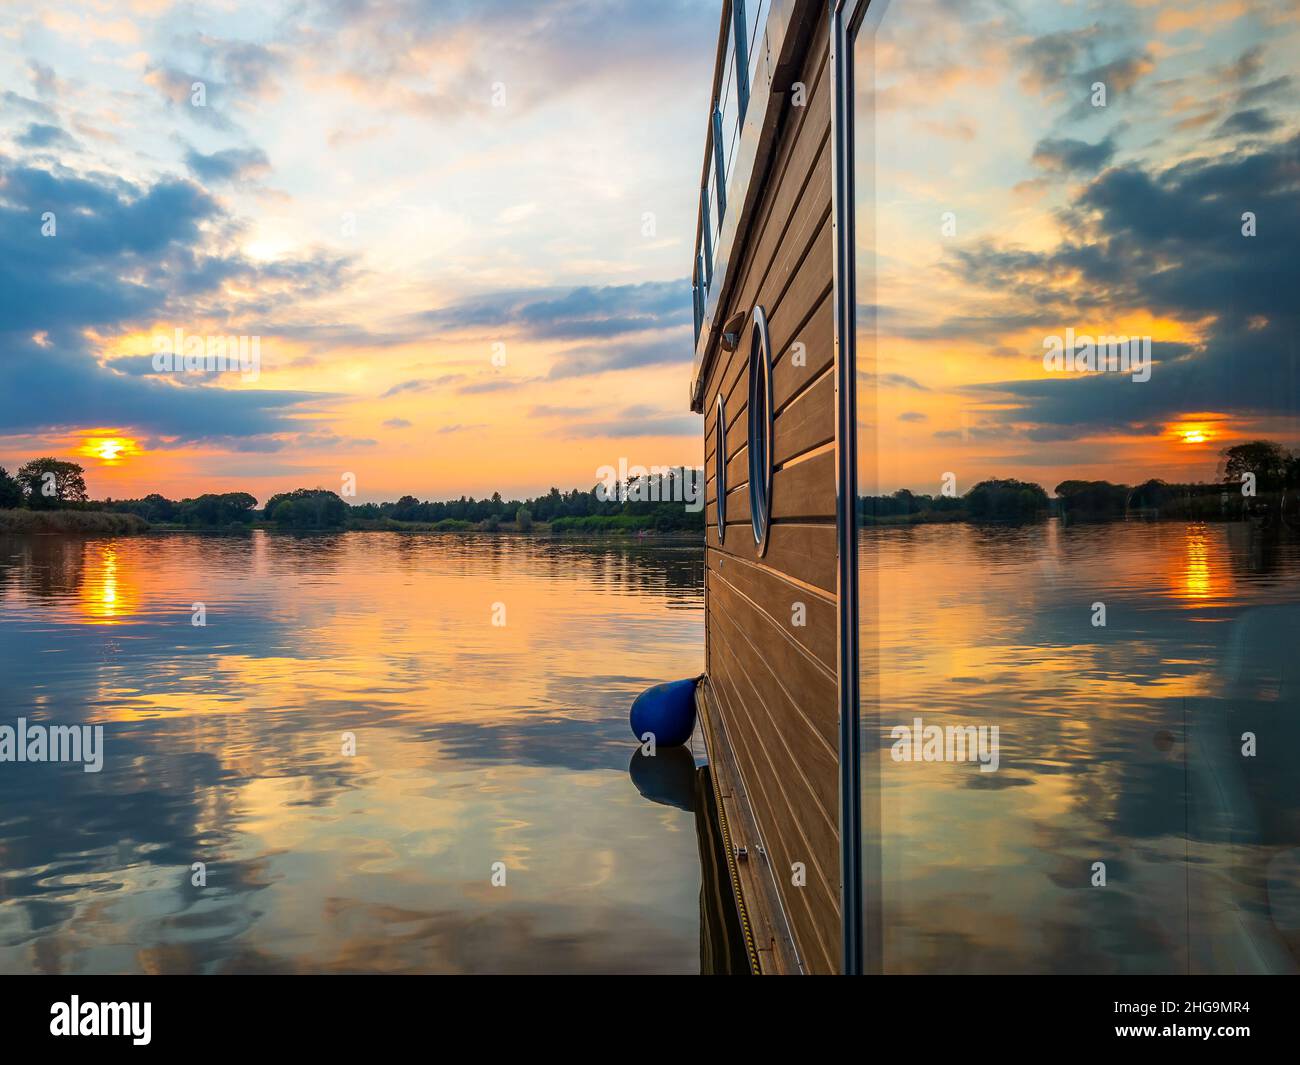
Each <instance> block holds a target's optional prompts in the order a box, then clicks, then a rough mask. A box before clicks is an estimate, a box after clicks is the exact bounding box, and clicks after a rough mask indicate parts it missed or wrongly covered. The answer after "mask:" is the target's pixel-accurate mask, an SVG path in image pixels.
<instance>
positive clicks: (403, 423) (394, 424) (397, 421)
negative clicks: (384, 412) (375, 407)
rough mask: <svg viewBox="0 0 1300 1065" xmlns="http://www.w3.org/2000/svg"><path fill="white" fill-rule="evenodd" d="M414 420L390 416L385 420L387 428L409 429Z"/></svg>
mask: <svg viewBox="0 0 1300 1065" xmlns="http://www.w3.org/2000/svg"><path fill="white" fill-rule="evenodd" d="M414 424H415V423H414V422H409V421H407V420H406V419H405V418H388V419H387V420H385V422H384V428H385V429H409V428H410V427H411V426H412V425H414Z"/></svg>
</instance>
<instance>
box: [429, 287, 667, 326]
mask: <svg viewBox="0 0 1300 1065" xmlns="http://www.w3.org/2000/svg"><path fill="white" fill-rule="evenodd" d="M420 319H421V321H423V322H424V323H425V324H427V325H431V326H436V327H439V328H444V329H451V330H473V331H477V332H480V333H482V332H484V331H493V332H495V333H496V334H497V335H501V334H505V333H519V334H522V335H524V336H526V337H528V338H529V339H532V340H584V339H594V338H600V337H610V336H619V335H621V334H623V333H632V332H642V331H645V330H650V329H667V328H671V327H673V326H678V325H681V324H683V323H688V322H690V321H691V286H690V282H689V281H687V280H686V279H684V278H683V279H682V280H680V281H647V282H643V283H641V284H635V285H601V286H589V285H583V286H580V287H577V288H570V289H524V290H510V291H504V292H493V293H487V294H484V295H480V296H474V297H472V298H470V299H466V300H463V301H461V302H459V303H456V304H452V305H450V306H448V307H443V308H440V309H438V310H434V311H427V312H425V313H424V314H422V315H420Z"/></svg>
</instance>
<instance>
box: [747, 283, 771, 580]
mask: <svg viewBox="0 0 1300 1065" xmlns="http://www.w3.org/2000/svg"><path fill="white" fill-rule="evenodd" d="M749 514H750V522H751V523H752V524H753V526H754V544H755V545H756V546H757V549H758V557H759V558H762V557H763V555H764V554H765V553H766V552H767V533H768V529H769V528H770V527H771V524H772V339H771V337H770V336H768V331H767V312H765V311H764V310H763V308H762V307H755V308H754V334H753V339H752V341H751V342H750V348H749Z"/></svg>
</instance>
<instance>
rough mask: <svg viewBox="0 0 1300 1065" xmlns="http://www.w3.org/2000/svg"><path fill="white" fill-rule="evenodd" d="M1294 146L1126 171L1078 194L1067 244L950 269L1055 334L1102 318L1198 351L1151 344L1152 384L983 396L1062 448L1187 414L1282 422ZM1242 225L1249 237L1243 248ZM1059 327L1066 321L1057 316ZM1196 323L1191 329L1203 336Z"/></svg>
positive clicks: (1287, 399) (1297, 189) (1297, 198)
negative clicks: (1147, 323)
mask: <svg viewBox="0 0 1300 1065" xmlns="http://www.w3.org/2000/svg"><path fill="white" fill-rule="evenodd" d="M1298 194H1300V136H1293V137H1291V138H1290V139H1289V140H1287V141H1278V142H1274V143H1272V144H1268V145H1264V146H1259V147H1255V148H1253V149H1246V148H1241V147H1238V148H1236V149H1234V150H1227V151H1225V152H1224V153H1223V154H1221V155H1217V156H1207V157H1201V158H1194V159H1190V160H1187V161H1184V162H1181V163H1178V164H1176V165H1174V166H1172V167H1169V168H1167V169H1164V170H1159V171H1154V170H1148V169H1146V168H1144V167H1143V166H1141V165H1139V164H1138V163H1130V164H1126V165H1124V166H1120V167H1114V168H1112V169H1110V170H1107V171H1106V172H1105V173H1103V174H1101V175H1100V176H1098V177H1097V178H1095V179H1094V180H1093V181H1092V182H1091V183H1089V184H1088V185H1087V186H1085V187H1084V188H1083V190H1082V191H1081V192H1080V194H1079V195H1078V197H1077V200H1076V203H1075V204H1074V209H1073V210H1072V211H1071V212H1069V213H1068V214H1067V216H1066V217H1067V220H1068V221H1070V222H1071V225H1070V226H1069V227H1068V228H1067V230H1066V231H1067V232H1071V233H1074V234H1076V235H1075V237H1074V238H1073V239H1072V240H1070V241H1067V242H1063V243H1062V244H1060V245H1058V246H1057V247H1056V248H1055V249H1052V250H1051V251H1048V252H1041V253H1040V252H1029V251H1024V250H1020V249H1007V248H998V247H995V246H992V245H988V244H986V245H982V246H980V247H978V248H975V249H967V250H966V251H964V252H961V253H958V254H956V255H954V257H953V260H952V262H953V263H954V264H956V266H957V268H958V269H959V270H960V271H961V272H962V273H963V275H964V276H965V278H966V279H967V280H968V282H969V283H971V284H972V285H975V286H977V287H978V288H979V289H981V290H984V291H988V292H990V293H994V292H996V293H1000V294H1001V295H1002V296H1003V298H1005V299H1013V300H1014V301H1015V302H1022V301H1032V302H1034V303H1037V304H1039V305H1041V306H1043V307H1044V308H1050V309H1051V312H1052V313H1053V314H1055V315H1056V316H1057V317H1056V321H1055V323H1054V325H1053V328H1051V329H1049V330H1047V332H1057V331H1058V330H1059V329H1061V328H1063V327H1064V326H1066V325H1073V326H1074V327H1075V328H1076V330H1078V331H1080V332H1101V331H1102V330H1103V328H1105V329H1107V330H1108V331H1111V332H1114V331H1115V330H1114V329H1112V328H1110V327H1109V326H1108V324H1107V323H1106V322H1105V320H1104V319H1102V320H1100V321H1099V320H1098V317H1097V315H1098V313H1100V312H1101V311H1106V312H1108V313H1112V314H1125V313H1132V312H1149V313H1150V314H1152V315H1155V316H1160V317H1169V318H1172V319H1175V320H1178V321H1183V322H1187V323H1189V328H1197V329H1199V330H1200V331H1201V332H1202V340H1201V342H1199V343H1197V344H1174V343H1162V342H1155V343H1153V345H1152V360H1153V368H1152V377H1151V380H1150V381H1148V382H1135V381H1133V380H1132V379H1131V377H1130V376H1127V375H1120V374H1101V375H1096V376H1082V377H1075V376H1068V377H1060V378H1048V379H1041V380H1032V381H1014V382H1004V383H1001V384H997V385H989V386H983V387H982V389H980V390H981V391H984V392H985V393H987V392H996V393H999V394H1001V395H1004V396H1009V397H1011V398H1012V399H1014V400H1016V401H1017V406H1018V409H1017V410H1015V411H1014V412H1011V413H1010V414H1009V418H1010V419H1011V420H1013V421H1016V422H1024V423H1029V424H1031V425H1036V426H1038V427H1039V428H1038V429H1037V430H1034V431H1035V432H1037V434H1038V435H1037V437H1036V438H1037V439H1043V438H1045V437H1044V433H1046V434H1048V435H1049V436H1051V437H1052V438H1057V439H1059V438H1061V436H1060V434H1061V432H1062V431H1064V432H1065V433H1066V434H1067V438H1068V434H1070V433H1072V432H1074V431H1075V430H1077V435H1086V434H1087V432H1088V431H1090V430H1119V429H1124V430H1126V431H1130V432H1140V431H1143V430H1144V428H1146V427H1149V426H1151V425H1153V424H1155V423H1157V422H1159V421H1160V420H1161V419H1163V418H1168V417H1170V416H1173V415H1176V414H1179V413H1186V412H1192V411H1219V412H1224V413H1233V414H1238V415H1243V416H1262V415H1269V414H1287V413H1293V412H1294V410H1295V403H1296V396H1297V394H1300V349H1298V348H1297V343H1296V337H1297V336H1298V335H1300V303H1298V302H1297V300H1296V295H1295V294H1296V292H1298V291H1300V256H1297V255H1296V254H1295V248H1294V243H1293V241H1294V238H1295V234H1297V233H1300V195H1298ZM1245 212H1252V213H1253V214H1254V215H1255V216H1256V219H1257V226H1258V230H1257V232H1258V235H1257V236H1253V237H1252V236H1245V235H1243V232H1242V229H1243V221H1242V215H1243V213H1245ZM1067 315H1068V316H1069V317H1066V316H1067ZM1195 323H1201V324H1200V325H1199V326H1198V325H1195Z"/></svg>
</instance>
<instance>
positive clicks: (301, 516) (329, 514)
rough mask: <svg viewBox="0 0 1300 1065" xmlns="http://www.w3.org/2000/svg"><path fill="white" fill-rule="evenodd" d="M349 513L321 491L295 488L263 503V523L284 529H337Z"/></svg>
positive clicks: (343, 505) (343, 523) (345, 522)
mask: <svg viewBox="0 0 1300 1065" xmlns="http://www.w3.org/2000/svg"><path fill="white" fill-rule="evenodd" d="M349 512H350V510H349V507H348V505H347V503H345V502H344V501H343V500H342V499H340V498H339V497H338V496H337V495H335V493H333V492H331V491H329V490H328V489H325V488H295V489H294V490H293V491H292V492H281V493H280V494H279V495H273V496H272V497H271V498H270V499H268V500H267V501H266V520H267V521H273V522H275V523H276V524H277V525H280V526H283V527H284V528H287V529H338V528H342V527H343V526H344V525H346V524H347V520H348V514H349Z"/></svg>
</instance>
